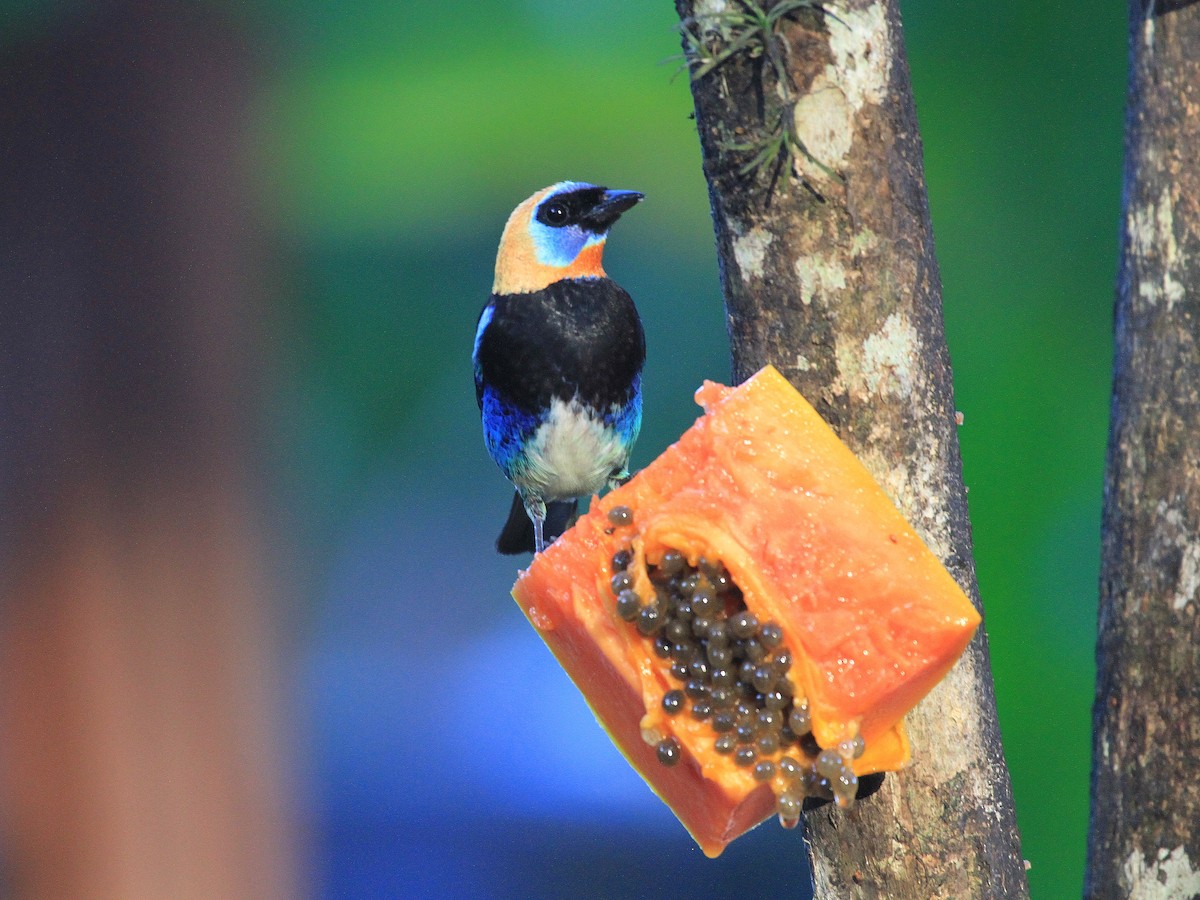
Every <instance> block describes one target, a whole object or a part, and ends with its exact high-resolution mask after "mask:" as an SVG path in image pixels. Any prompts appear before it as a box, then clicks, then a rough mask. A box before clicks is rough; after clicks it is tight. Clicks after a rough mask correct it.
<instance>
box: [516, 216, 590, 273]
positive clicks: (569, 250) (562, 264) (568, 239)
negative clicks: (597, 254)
mask: <svg viewBox="0 0 1200 900" xmlns="http://www.w3.org/2000/svg"><path fill="white" fill-rule="evenodd" d="M529 237H530V238H531V239H532V240H533V249H534V252H535V253H537V260H538V262H540V263H541V264H542V265H543V266H553V267H554V268H556V269H564V268H566V267H567V266H569V265H570V264H571V263H573V262H575V259H576V257H578V256H579V254H580V253H582V252H583V250H584V249H586V248H588V247H594V246H595V245H596V244H601V243H603V242H604V235H602V234H593V233H592V232H590V231H585V230H584V229H582V228H580V227H579V226H578V225H567V226H565V227H563V228H551V227H550V226H549V225H544V224H542V223H541V222H539V221H537V220H536V219H534V220H533V221H531V222H530V223H529Z"/></svg>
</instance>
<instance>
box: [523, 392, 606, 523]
mask: <svg viewBox="0 0 1200 900" xmlns="http://www.w3.org/2000/svg"><path fill="white" fill-rule="evenodd" d="M526 459H527V460H528V468H527V469H526V471H525V473H524V477H523V478H522V479H521V480H522V481H523V482H524V484H523V485H522V487H524V488H527V489H530V490H532V492H533V493H535V494H536V495H538V496H540V497H541V498H542V499H543V500H548V501H549V500H567V499H570V498H572V497H587V496H590V495H591V494H595V493H597V492H598V491H600V490H601V489H602V488H603V487H605V485H607V484H608V481H609V478H610V477H612V474H613V473H614V472H620V471H623V470H624V469H625V465H626V463H627V462H628V457H627V453H626V448H624V447H623V446H622V445H621V441H620V439H619V438H618V437H617V435H616V434H615V433H614V432H613V431H612V429H608V428H605V427H604V423H603V422H602V421H600V420H599V419H597V418H595V417H594V416H592V415H591V414H589V413H588V412H587V411H586V410H584V408H583V407H582V406H581V405H580V403H579V402H578V401H576V400H572V401H571V402H570V403H565V402H563V401H562V400H554V401H553V403H552V404H551V406H550V415H549V417H548V418H547V419H546V421H545V422H544V423H543V424H542V425H541V427H539V428H538V430H537V432H536V433H535V434H534V436H533V440H532V441H531V442H530V443H529V445H528V446H527V449H526Z"/></svg>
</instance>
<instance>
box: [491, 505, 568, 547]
mask: <svg viewBox="0 0 1200 900" xmlns="http://www.w3.org/2000/svg"><path fill="white" fill-rule="evenodd" d="M577 518H579V501H578V500H555V501H553V502H551V503H547V504H546V522H545V524H544V525H543V526H542V536H543V537H544V538H545V540H546V543H547V544H549V543H550V542H551V541H552V540H554V539H555V538H556V537H558V536H559V535H560V534H562V533H563V532H564V531H566V530H567V529H568V528H570V527H571V526H572V525H574V524H575V520H576V519H577ZM496 549H497V550H499V551H500V552H501V553H503V554H505V555H506V556H516V555H517V554H518V553H532V552H533V520H532V519H530V518H529V514H528V513H526V512H525V504H524V503H522V502H521V495H520V494H518V493H515V492H514V493H513V502H512V508H511V509H509V511H508V521H507V522H505V523H504V530H503V531H501V532H500V537H498V538H496Z"/></svg>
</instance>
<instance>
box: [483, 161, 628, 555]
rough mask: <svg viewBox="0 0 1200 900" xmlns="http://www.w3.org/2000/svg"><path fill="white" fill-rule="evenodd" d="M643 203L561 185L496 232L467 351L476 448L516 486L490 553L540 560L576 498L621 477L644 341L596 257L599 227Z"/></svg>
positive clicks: (526, 204)
mask: <svg viewBox="0 0 1200 900" xmlns="http://www.w3.org/2000/svg"><path fill="white" fill-rule="evenodd" d="M643 197H644V195H643V194H641V193H640V192H638V191H627V190H610V189H609V188H606V187H600V186H597V185H594V184H589V183H586V182H580V181H560V182H558V183H557V184H552V185H550V186H549V187H547V188H543V189H542V190H540V191H538V192H536V193H535V194H533V195H532V196H531V197H529V198H528V199H526V200H525V201H523V202H522V203H520V204H519V205H518V206H517V207H516V209H514V210H513V212H512V214H511V215H510V216H509V218H508V222H507V223H506V225H505V227H504V231H503V234H502V236H501V238H500V247H499V250H498V251H497V254H496V270H495V279H494V281H493V283H492V292H491V295H490V296H489V297H488V299H487V303H486V304H485V305H484V307H483V310H482V311H481V312H480V314H479V320H478V323H477V325H476V328H475V346H474V350H473V352H472V354H471V359H472V363H473V367H474V371H475V399H476V401H477V403H478V404H479V410H480V417H481V420H482V423H483V437H484V444H485V446H486V447H487V450H488V453H489V454H490V455H491V457H492V459H493V460H494V461H495V462H496V465H498V466H499V467H500V471H501V472H503V473H504V476H505V477H506V478H507V479H508V480H509V481H510V482H512V484H513V487H514V488H515V489H516V491H515V493H514V496H513V502H512V506H511V508H510V509H509V514H508V520H507V522H506V523H505V525H504V528H503V530H502V531H501V533H500V536H499V538H498V539H497V540H496V549H497V550H498V551H499V552H500V553H503V554H510V555H513V554H520V553H541V552H542V551H543V550H544V549H545V548H546V546H547V545H548V544H549V543H550V542H551V541H553V540H554V539H556V538H557V537H558V536H560V535H561V534H562V532H563V531H565V530H566V529H567V528H568V527H570V525H571V524H573V522H574V519H575V517H576V515H577V511H578V501H579V498H580V497H588V496H591V495H593V494H596V493H599V492H600V491H601V490H602V489H604V488H611V487H614V486H616V485H617V484H620V483H621V482H622V481H624V480H625V479H627V478H628V477H629V471H628V466H629V454H630V451H631V450H632V448H633V444H634V442H635V441H636V440H637V436H638V432H639V431H640V430H641V426H642V366H643V364H644V363H645V359H646V339H645V334H644V332H643V330H642V322H641V318H640V316H639V315H638V311H637V308H636V307H635V306H634V303H633V300H632V298H630V296H629V294H628V293H626V292H625V290H624V289H623V288H622V287H620V285H618V284H617V283H616V282H614V281H613V280H612V279H610V278H609V277H608V276H607V275H606V274H605V273H604V268H603V266H602V265H601V262H602V257H603V255H604V244H605V241H606V239H607V237H608V232H609V229H610V228H612V226H613V224H614V223H615V222H616V221H617V220H618V219H619V218H620V217H621V215H622V213H625V212H627V211H628V210H629V209H631V208H633V207H634V206H636V205H637V204H638V203H639V202H641V200H642V199H643Z"/></svg>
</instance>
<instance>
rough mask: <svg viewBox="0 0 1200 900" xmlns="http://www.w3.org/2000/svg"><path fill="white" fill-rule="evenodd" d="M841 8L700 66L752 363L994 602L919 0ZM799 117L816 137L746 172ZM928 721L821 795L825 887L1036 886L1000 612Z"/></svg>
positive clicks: (711, 176)
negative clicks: (907, 748) (1021, 810)
mask: <svg viewBox="0 0 1200 900" xmlns="http://www.w3.org/2000/svg"><path fill="white" fill-rule="evenodd" d="M762 6H763V7H766V8H767V10H768V11H769V10H771V9H772V8H774V7H776V6H777V4H773V3H763V4H762ZM676 7H677V11H678V12H679V14H680V17H681V19H682V20H683V22H684V24H685V27H690V28H691V30H692V32H693V34H697V33H698V34H700V35H701V40H702V42H703V43H704V46H705V47H706V48H707V50H705V51H701V52H702V53H703V52H718V53H719V52H720V50H721V49H722V48H728V47H729V46H731V45H732V44H733V43H734V42H736V40H737V39H738V37H739V36H743V37H744V33H743V32H741V31H739V29H741V28H742V27H743V26H742V25H741V24H739V23H737V22H735V21H733V20H731V19H730V18H729V13H730V12H731V11H733V12H744V11H745V10H746V9H747V8H748V7H746V6H744V5H742V4H741V3H740V0H677V3H676ZM830 11H831V12H832V13H835V14H836V17H835V16H833V15H822V14H821V13H820V12H819V11H815V10H798V11H797V12H795V13H792V14H789V15H788V16H786V17H784V18H782V19H780V20H779V21H778V23H777V24H776V25H775V26H774V28H773V31H772V32H771V33H772V35H773V37H772V38H771V39H770V41H769V42H765V41H759V42H758V43H757V48H758V52H757V53H756V54H752V53H749V52H741V53H737V54H734V55H733V56H731V57H730V58H729V59H727V60H725V61H723V62H721V64H720V65H718V66H716V67H715V68H713V69H712V71H711V72H710V73H708V74H704V75H701V76H700V77H696V78H695V79H694V80H693V94H694V98H695V108H696V120H697V125H698V128H699V131H700V138H701V145H702V149H703V158H704V171H705V174H706V176H707V178H708V183H709V191H710V197H711V203H712V211H713V219H714V222H715V227H716V234H717V247H718V253H719V257H720V264H721V277H722V283H723V287H724V293H725V302H726V312H727V316H728V326H729V334H730V341H731V344H732V350H733V375H734V379H735V381H741V380H743V379H745V378H746V377H747V376H749V375H750V374H752V373H753V372H754V371H756V370H757V369H758V368H759V367H761V366H762V365H764V364H766V363H773V364H774V365H775V366H776V367H778V368H779V369H780V370H781V371H782V372H783V373H784V374H785V375H787V377H788V378H789V379H790V380H791V381H792V383H793V384H795V385H796V387H797V388H799V389H800V390H801V391H802V392H803V393H804V395H805V396H806V397H808V399H809V400H810V401H811V402H812V403H813V404H814V406H816V407H817V409H818V410H819V411H820V412H821V414H822V415H823V416H824V417H825V419H826V420H827V421H828V422H829V423H830V425H832V426H833V427H834V428H835V429H836V430H837V432H838V433H839V435H840V436H841V437H842V439H843V440H845V441H846V442H847V443H848V444H849V445H850V446H851V447H852V448H853V449H854V450H855V452H856V453H858V455H859V457H860V458H861V459H862V460H863V462H864V463H865V464H866V465H867V467H868V468H869V469H870V470H871V471H872V473H873V474H874V475H875V476H876V478H877V479H878V480H879V481H880V483H881V484H883V485H884V487H885V488H886V489H887V490H888V492H889V494H890V495H891V497H892V498H893V500H895V502H896V503H897V504H898V505H899V507H900V508H901V509H902V510H903V511H904V513H905V514H906V515H907V516H908V518H909V519H910V520H911V521H912V522H913V524H914V525H915V527H916V528H917V531H918V532H919V533H920V534H921V535H922V537H923V538H924V540H925V541H926V543H927V544H928V545H929V546H930V547H931V548H932V549H933V551H934V552H935V553H937V554H938V556H939V557H940V558H941V559H942V560H943V561H944V562H945V564H946V565H947V566H948V568H949V569H950V571H951V572H952V573H953V574H954V576H955V577H956V578H957V580H958V582H959V583H960V584H961V585H962V586H963V588H964V589H965V590H966V591H967V593H968V594H969V595H970V596H971V597H972V598H973V600H974V602H975V603H976V605H978V591H977V586H976V580H975V569H974V562H973V559H972V550H971V537H970V524H969V521H968V518H967V507H966V500H965V492H964V488H963V483H962V475H961V461H960V457H959V450H958V439H957V434H956V430H955V429H956V425H955V409H954V402H953V394H952V385H951V373H950V364H949V358H948V354H947V351H946V346H945V340H944V335H943V326H942V319H941V285H940V281H939V275H938V269H937V261H936V259H935V257H934V251H933V239H932V234H931V229H930V222H929V211H928V206H927V201H926V195H925V185H924V175H923V164H922V158H921V152H922V151H921V142H920V138H919V135H918V132H917V122H916V114H915V110H914V107H913V102H912V94H911V87H910V83H909V74H908V64H907V60H906V57H905V53H904V45H903V39H902V34H901V23H900V12H899V3H898V0H844V2H839V3H837V4H836V7H833V6H831V7H830ZM685 45H686V42H685ZM747 47H748V48H750V49H751V50H753V49H754V47H755V42H754V41H753V40H752V41H750V42H749V43H748V44H747ZM687 52H689V53H690V55H691V58H692V60H693V62H698V59H697V51H696V49H695V48H694V47H693V48H692V50H690V51H687ZM693 71H694V72H695V71H697V70H696V69H695V68H694V69H693ZM780 123H782V126H783V128H784V129H791V130H792V134H793V135H794V137H795V138H796V139H797V140H798V141H800V142H802V143H803V144H804V146H805V147H806V148H807V150H808V152H809V154H811V156H806V155H805V154H804V153H802V152H799V151H798V150H797V152H796V153H795V154H794V155H793V158H791V159H783V158H782V157H776V158H772V157H770V155H769V154H768V156H767V158H765V159H761V158H760V162H762V165H760V166H759V167H757V168H756V169H754V170H753V171H751V172H749V173H746V174H743V172H742V171H741V170H743V169H744V168H745V167H746V166H747V163H748V162H749V163H752V162H753V161H754V157H755V156H756V155H757V151H758V150H759V149H761V148H762V147H764V146H767V144H766V140H767V138H768V136H769V132H771V131H772V130H773V129H774V130H775V133H776V134H777V135H778V134H779V127H778V126H779V124H780ZM780 162H782V164H779V163H780ZM789 169H790V170H792V171H789ZM800 179H803V183H802V182H801V180H800ZM908 725H909V731H910V734H911V736H912V743H913V764H912V766H911V768H909V769H907V770H905V771H904V772H902V773H899V774H897V775H893V776H889V778H888V779H887V781H886V782H885V784H884V787H883V789H882V791H881V792H880V793H879V794H877V795H876V796H874V797H872V798H870V799H868V800H865V801H863V802H862V803H861V804H859V805H858V806H857V808H855V809H853V810H851V811H849V812H844V811H841V810H838V809H836V808H834V807H826V808H825V809H823V810H820V811H818V812H816V813H810V814H809V815H808V816H807V827H808V829H809V838H810V841H809V845H810V847H811V864H812V869H813V875H814V881H815V890H816V895H817V896H818V897H837V898H844V897H851V896H855V897H859V896H861V897H875V896H887V897H891V898H920V900H929V898H931V897H947V898H949V897H953V898H961V897H1019V896H1024V895H1026V894H1027V893H1028V887H1027V884H1026V877H1025V869H1024V864H1023V860H1022V858H1021V852H1020V845H1019V839H1018V835H1017V829H1016V823H1015V817H1014V812H1013V804H1012V795H1011V787H1010V782H1009V776H1008V770H1007V768H1006V766H1005V763H1004V757H1003V752H1002V747H1001V742H1000V733H999V729H998V726H997V722H996V708H995V699H994V695H993V688H992V682H991V673H990V667H989V662H988V648H987V639H986V636H985V634H984V631H983V629H982V628H981V629H980V631H979V634H978V635H977V637H976V638H975V640H974V641H973V642H972V643H971V645H970V647H969V649H968V650H967V652H966V654H965V655H964V657H963V659H962V660H961V662H960V663H959V664H958V665H957V666H956V667H955V668H954V670H953V671H952V672H951V673H950V675H949V676H948V677H947V678H946V679H945V681H944V682H942V684H941V685H939V686H938V687H937V688H936V689H935V690H934V691H933V693H932V694H930V696H929V697H928V698H927V699H926V700H925V701H923V702H922V703H921V704H920V706H919V707H918V708H917V709H916V710H915V711H914V712H913V713H912V714H910V716H909V717H908Z"/></svg>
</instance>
